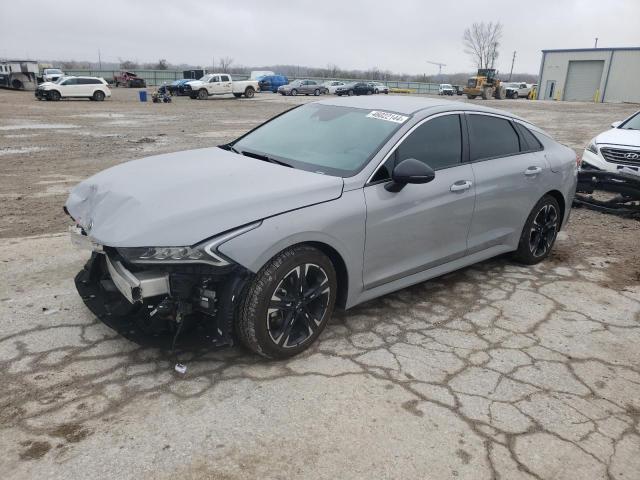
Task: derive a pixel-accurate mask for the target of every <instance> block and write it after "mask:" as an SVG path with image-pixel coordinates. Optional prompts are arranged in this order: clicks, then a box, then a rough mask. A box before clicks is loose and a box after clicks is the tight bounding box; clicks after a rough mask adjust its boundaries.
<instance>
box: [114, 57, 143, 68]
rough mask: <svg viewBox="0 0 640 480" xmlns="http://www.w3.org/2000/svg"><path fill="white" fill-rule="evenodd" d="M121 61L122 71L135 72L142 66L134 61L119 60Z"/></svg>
mask: <svg viewBox="0 0 640 480" xmlns="http://www.w3.org/2000/svg"><path fill="white" fill-rule="evenodd" d="M119 60H120V68H121V69H122V70H135V69H136V68H140V65H138V63H136V62H134V61H132V60H122V59H121V58H119Z"/></svg>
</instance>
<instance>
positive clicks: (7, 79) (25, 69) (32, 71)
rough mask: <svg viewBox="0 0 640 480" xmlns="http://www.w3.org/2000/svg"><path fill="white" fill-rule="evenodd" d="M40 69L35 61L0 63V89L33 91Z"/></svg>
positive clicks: (36, 84)
mask: <svg viewBox="0 0 640 480" xmlns="http://www.w3.org/2000/svg"><path fill="white" fill-rule="evenodd" d="M39 76H40V68H39V67H38V62H36V61H35V60H6V61H2V62H0V87H5V88H14V89H16V90H35V89H36V88H37V86H38V77H39Z"/></svg>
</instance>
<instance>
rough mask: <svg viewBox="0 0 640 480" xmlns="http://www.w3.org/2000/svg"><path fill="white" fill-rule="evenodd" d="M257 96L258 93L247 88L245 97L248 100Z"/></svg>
mask: <svg viewBox="0 0 640 480" xmlns="http://www.w3.org/2000/svg"><path fill="white" fill-rule="evenodd" d="M255 94H256V91H255V90H254V89H253V88H251V87H247V88H246V89H245V91H244V96H245V97H246V98H253V96H254V95H255Z"/></svg>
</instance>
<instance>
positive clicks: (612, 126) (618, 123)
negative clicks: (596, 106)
mask: <svg viewBox="0 0 640 480" xmlns="http://www.w3.org/2000/svg"><path fill="white" fill-rule="evenodd" d="M621 124H622V122H613V123H612V124H611V128H618V127H619V126H620V125H621Z"/></svg>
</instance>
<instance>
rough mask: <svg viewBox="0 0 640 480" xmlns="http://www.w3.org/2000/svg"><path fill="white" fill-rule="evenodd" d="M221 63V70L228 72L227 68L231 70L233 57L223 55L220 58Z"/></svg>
mask: <svg viewBox="0 0 640 480" xmlns="http://www.w3.org/2000/svg"><path fill="white" fill-rule="evenodd" d="M219 63H220V71H221V72H226V71H227V70H229V67H231V64H232V63H233V58H231V57H222V58H220V61H219Z"/></svg>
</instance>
